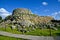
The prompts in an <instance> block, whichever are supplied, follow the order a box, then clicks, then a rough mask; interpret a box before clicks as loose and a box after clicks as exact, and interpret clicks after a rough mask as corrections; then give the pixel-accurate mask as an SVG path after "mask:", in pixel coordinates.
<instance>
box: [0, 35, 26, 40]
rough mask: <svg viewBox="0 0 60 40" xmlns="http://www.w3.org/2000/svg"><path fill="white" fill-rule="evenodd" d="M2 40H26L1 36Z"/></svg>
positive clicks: (0, 39)
mask: <svg viewBox="0 0 60 40" xmlns="http://www.w3.org/2000/svg"><path fill="white" fill-rule="evenodd" d="M0 40H26V39H21V38H13V37H7V36H2V35H0Z"/></svg>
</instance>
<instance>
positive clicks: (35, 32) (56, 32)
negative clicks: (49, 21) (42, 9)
mask: <svg viewBox="0 0 60 40" xmlns="http://www.w3.org/2000/svg"><path fill="white" fill-rule="evenodd" d="M26 34H27V35H35V36H60V29H59V30H52V29H51V35H50V29H36V30H33V31H31V32H27V33H26Z"/></svg>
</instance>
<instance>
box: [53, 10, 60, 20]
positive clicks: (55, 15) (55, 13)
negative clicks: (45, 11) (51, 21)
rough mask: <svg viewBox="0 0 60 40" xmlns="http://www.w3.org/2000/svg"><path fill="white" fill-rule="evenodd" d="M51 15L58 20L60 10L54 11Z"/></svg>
mask: <svg viewBox="0 0 60 40" xmlns="http://www.w3.org/2000/svg"><path fill="white" fill-rule="evenodd" d="M52 16H53V17H54V18H55V19H58V20H60V11H58V12H54V13H53V14H52Z"/></svg>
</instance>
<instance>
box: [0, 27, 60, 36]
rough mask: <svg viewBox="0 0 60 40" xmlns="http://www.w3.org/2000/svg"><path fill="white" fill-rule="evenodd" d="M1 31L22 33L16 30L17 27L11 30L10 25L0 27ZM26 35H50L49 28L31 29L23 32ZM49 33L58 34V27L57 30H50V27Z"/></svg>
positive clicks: (59, 33) (59, 32) (59, 30)
mask: <svg viewBox="0 0 60 40" xmlns="http://www.w3.org/2000/svg"><path fill="white" fill-rule="evenodd" d="M0 30H1V31H6V32H10V33H14V34H22V32H19V31H17V29H14V30H11V28H10V27H7V28H6V30H5V28H0ZM24 34H26V35H35V36H50V30H49V29H36V30H32V31H30V32H27V33H24ZM51 35H52V36H60V29H58V30H52V29H51Z"/></svg>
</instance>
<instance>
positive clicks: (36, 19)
mask: <svg viewBox="0 0 60 40" xmlns="http://www.w3.org/2000/svg"><path fill="white" fill-rule="evenodd" d="M9 17H10V16H9ZM9 17H7V18H8V19H11V18H9ZM12 18H13V20H15V21H18V22H23V21H26V22H27V21H29V22H31V23H34V24H38V23H47V22H50V21H51V20H52V19H53V18H52V17H49V16H38V15H35V14H32V12H31V11H29V10H28V9H25V8H17V9H15V10H13V13H12Z"/></svg>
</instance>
